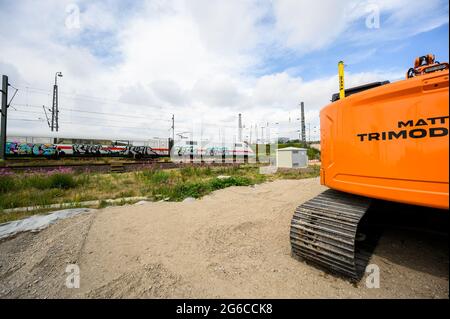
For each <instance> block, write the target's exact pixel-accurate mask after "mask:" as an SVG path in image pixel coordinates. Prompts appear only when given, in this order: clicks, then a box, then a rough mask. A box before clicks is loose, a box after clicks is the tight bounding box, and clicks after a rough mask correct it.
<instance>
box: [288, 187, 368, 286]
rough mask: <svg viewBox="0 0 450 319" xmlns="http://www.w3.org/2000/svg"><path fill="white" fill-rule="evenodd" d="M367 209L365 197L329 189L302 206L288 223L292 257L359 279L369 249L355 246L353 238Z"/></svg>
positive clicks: (352, 278) (354, 238)
mask: <svg viewBox="0 0 450 319" xmlns="http://www.w3.org/2000/svg"><path fill="white" fill-rule="evenodd" d="M369 206H370V199H368V198H365V197H361V196H356V195H352V194H347V193H342V192H339V191H335V190H331V189H329V190H326V191H324V192H323V193H321V194H320V195H318V196H316V197H314V198H313V199H311V200H309V201H307V202H305V203H303V204H302V205H300V206H299V207H297V209H296V210H295V213H294V216H293V218H292V221H291V230H290V240H291V248H292V254H293V255H294V256H295V257H300V258H299V259H302V260H306V261H308V262H311V263H313V264H316V265H318V266H320V267H322V268H325V269H327V270H328V271H330V272H332V273H337V274H340V275H343V276H345V277H347V278H349V279H351V280H355V281H358V280H360V279H361V277H362V275H363V274H364V270H365V266H366V264H367V262H368V260H369V258H370V253H369V251H370V249H365V247H364V241H363V242H362V244H361V245H359V242H358V247H356V243H357V241H356V237H357V230H358V224H359V223H360V221H361V219H362V217H363V216H364V214H365V213H366V212H367V210H368V208H369ZM360 246H361V247H360Z"/></svg>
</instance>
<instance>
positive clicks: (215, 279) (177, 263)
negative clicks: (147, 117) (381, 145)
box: [0, 178, 449, 298]
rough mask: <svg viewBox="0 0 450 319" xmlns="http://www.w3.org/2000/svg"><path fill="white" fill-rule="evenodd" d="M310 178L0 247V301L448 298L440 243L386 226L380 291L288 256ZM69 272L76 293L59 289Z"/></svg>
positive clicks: (312, 188)
mask: <svg viewBox="0 0 450 319" xmlns="http://www.w3.org/2000/svg"><path fill="white" fill-rule="evenodd" d="M324 189H325V188H324V187H322V186H320V185H319V180H318V179H317V178H314V179H306V180H278V181H275V182H271V183H265V184H262V185H257V186H255V187H230V188H227V189H224V190H220V191H217V192H215V193H213V194H211V195H209V196H206V197H204V198H203V199H201V200H196V201H187V202H181V203H169V202H157V203H144V204H142V203H140V205H133V206H122V207H109V208H105V209H101V210H97V211H95V212H92V213H84V214H81V215H78V216H76V217H72V218H69V219H66V220H62V221H59V222H58V223H57V224H55V225H52V226H50V227H49V228H47V229H45V230H43V231H42V232H40V233H23V234H20V235H17V236H15V237H14V238H11V239H8V240H3V241H2V242H0V298H85V297H88V298H135V297H137V298H177V297H181V298H185V297H186V298H216V297H221V298H448V297H449V295H448V289H449V288H448V287H449V283H448V269H449V268H448V266H449V265H448V261H449V258H448V237H446V236H444V237H443V236H439V235H436V234H434V233H426V232H417V231H413V230H405V229H403V230H400V229H396V228H387V229H386V230H385V231H384V233H383V235H382V237H381V239H380V241H379V244H378V246H377V248H376V250H375V252H374V255H373V257H372V259H371V263H374V264H377V265H378V266H379V268H380V278H381V282H380V288H376V289H369V288H367V287H366V285H365V278H363V279H362V280H361V282H360V283H359V284H356V285H354V284H351V283H349V282H348V281H346V280H344V279H342V278H338V277H335V276H332V275H329V274H326V273H324V272H323V271H321V270H319V269H316V268H314V267H311V266H309V265H307V264H305V263H303V262H299V261H297V260H296V259H294V258H292V257H291V255H290V246H289V224H290V219H291V217H292V213H293V210H294V209H295V207H296V206H298V205H299V204H300V203H302V202H304V201H306V200H308V199H310V198H312V197H314V196H315V195H317V194H318V193H320V192H321V191H323V190H324ZM68 264H77V265H78V266H79V267H80V278H81V281H80V288H78V289H68V288H67V287H66V286H65V282H66V277H67V275H68V274H67V273H65V270H66V266H67V265H68Z"/></svg>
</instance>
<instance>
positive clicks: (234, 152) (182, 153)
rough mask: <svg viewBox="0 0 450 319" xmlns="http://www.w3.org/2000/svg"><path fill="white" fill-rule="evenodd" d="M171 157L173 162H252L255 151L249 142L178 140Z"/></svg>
mask: <svg viewBox="0 0 450 319" xmlns="http://www.w3.org/2000/svg"><path fill="white" fill-rule="evenodd" d="M170 158H171V160H172V161H173V162H216V163H218V162H241V163H243V162H252V161H254V160H255V153H254V151H253V150H252V148H251V147H250V145H248V143H247V142H235V143H230V142H228V143H227V142H213V141H208V140H204V141H198V140H197V141H196V140H178V141H176V142H175V144H174V145H173V147H172V149H171V152H170Z"/></svg>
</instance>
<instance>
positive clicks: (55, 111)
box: [51, 72, 63, 132]
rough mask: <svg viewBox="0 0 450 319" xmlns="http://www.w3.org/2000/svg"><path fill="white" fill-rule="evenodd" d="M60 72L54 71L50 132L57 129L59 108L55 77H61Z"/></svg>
mask: <svg viewBox="0 0 450 319" xmlns="http://www.w3.org/2000/svg"><path fill="white" fill-rule="evenodd" d="M62 76H63V75H62V73H61V72H56V73H55V84H54V85H53V103H52V125H51V129H52V132H53V131H54V130H56V132H58V129H59V123H58V113H59V109H58V83H57V79H58V77H62Z"/></svg>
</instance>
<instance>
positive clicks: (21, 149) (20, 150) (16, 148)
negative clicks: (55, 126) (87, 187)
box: [6, 142, 168, 157]
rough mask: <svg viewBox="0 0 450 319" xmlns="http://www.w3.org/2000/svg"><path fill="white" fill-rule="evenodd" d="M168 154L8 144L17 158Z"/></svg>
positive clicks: (139, 149)
mask: <svg viewBox="0 0 450 319" xmlns="http://www.w3.org/2000/svg"><path fill="white" fill-rule="evenodd" d="M165 154H168V150H167V149H157V150H155V149H153V148H152V147H150V146H132V145H127V146H113V145H100V144H44V143H20V142H7V143H6V155H9V156H11V155H15V156H19V155H21V156H24V155H31V156H67V155H68V156H71V155H73V156H83V155H91V156H101V155H106V156H108V155H109V156H133V157H138V156H159V155H165Z"/></svg>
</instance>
